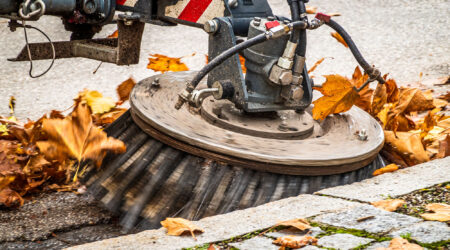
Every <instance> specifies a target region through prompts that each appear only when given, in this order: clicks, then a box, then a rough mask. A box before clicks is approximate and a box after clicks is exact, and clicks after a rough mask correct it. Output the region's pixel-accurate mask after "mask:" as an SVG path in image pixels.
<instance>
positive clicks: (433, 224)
mask: <svg viewBox="0 0 450 250" xmlns="http://www.w3.org/2000/svg"><path fill="white" fill-rule="evenodd" d="M402 235H409V236H410V237H411V239H413V240H416V241H418V242H420V243H427V244H428V243H435V242H440V241H448V240H450V228H449V227H448V226H447V224H445V223H443V222H437V221H424V222H420V223H417V224H414V225H411V226H409V227H405V228H401V229H399V230H397V231H394V232H392V233H390V234H389V236H391V237H401V236H402Z"/></svg>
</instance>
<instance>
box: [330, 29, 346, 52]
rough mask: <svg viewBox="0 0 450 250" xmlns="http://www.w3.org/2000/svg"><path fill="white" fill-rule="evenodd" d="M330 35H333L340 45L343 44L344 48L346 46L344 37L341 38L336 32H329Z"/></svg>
mask: <svg viewBox="0 0 450 250" xmlns="http://www.w3.org/2000/svg"><path fill="white" fill-rule="evenodd" d="M331 36H332V37H334V39H336V40H337V41H338V42H340V43H341V44H342V45H344V46H345V47H346V48H348V45H347V43H346V42H345V41H344V38H342V36H341V35H339V33H337V32H331Z"/></svg>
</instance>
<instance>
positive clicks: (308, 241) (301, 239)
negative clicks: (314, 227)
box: [272, 235, 317, 248]
mask: <svg viewBox="0 0 450 250" xmlns="http://www.w3.org/2000/svg"><path fill="white" fill-rule="evenodd" d="M272 243H273V244H276V245H279V246H282V247H289V248H301V247H304V246H306V245H316V244H317V239H316V238H314V237H312V236H309V235H305V236H295V235H287V236H283V237H279V238H278V239H276V240H274V241H273V242H272Z"/></svg>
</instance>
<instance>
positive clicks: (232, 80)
mask: <svg viewBox="0 0 450 250" xmlns="http://www.w3.org/2000/svg"><path fill="white" fill-rule="evenodd" d="M305 2H308V1H307V0H288V1H287V2H286V4H288V5H289V6H290V10H291V16H290V17H284V16H277V15H275V14H274V13H272V10H271V8H270V6H269V4H268V3H267V1H266V0H229V1H225V2H224V1H223V0H1V1H0V17H2V18H7V19H10V21H9V27H10V29H11V31H15V30H23V31H25V38H27V36H26V31H27V29H37V28H35V27H33V26H32V25H30V23H32V21H36V20H38V19H39V18H40V17H42V16H43V15H54V16H59V17H61V19H62V23H63V25H64V27H65V28H66V29H67V30H69V31H71V32H72V35H71V38H70V41H62V42H53V41H51V39H50V38H49V37H48V36H46V37H47V38H48V40H49V42H47V43H28V40H27V39H26V46H25V47H24V49H23V50H22V52H21V53H20V54H19V55H18V56H17V57H16V58H14V59H11V60H14V61H30V62H33V61H36V60H42V59H50V60H55V59H59V58H69V57H84V58H91V59H95V60H99V61H103V62H109V63H114V64H117V65H129V64H136V63H138V61H139V54H140V46H141V37H142V33H143V30H144V24H145V23H150V24H155V25H163V26H173V25H178V24H180V25H187V26H192V27H197V28H201V29H204V31H205V32H207V33H208V34H209V44H208V56H209V63H208V64H207V65H206V66H205V67H203V68H202V69H201V70H200V71H186V72H175V73H166V74H161V75H155V76H152V77H149V78H146V79H144V80H142V81H140V82H139V83H138V84H136V86H135V87H134V89H133V91H132V93H131V96H130V104H131V108H130V110H128V111H127V112H126V113H125V114H124V115H123V116H121V117H120V118H119V119H118V120H116V121H115V122H114V123H113V124H111V125H110V126H109V127H108V128H107V129H106V131H107V133H108V134H109V135H110V136H113V137H115V138H118V139H120V140H122V141H124V142H125V144H126V146H127V151H126V153H124V154H121V155H108V156H107V158H106V159H105V160H104V162H103V166H102V167H101V168H100V169H98V170H97V169H96V168H95V167H88V168H87V169H88V170H87V171H86V173H85V175H84V177H83V182H84V184H85V185H86V186H88V188H89V191H90V193H91V194H93V195H94V196H95V197H96V198H97V199H98V200H100V201H101V202H102V203H103V204H104V205H105V206H106V207H107V208H108V209H110V210H111V211H114V212H117V213H118V214H121V224H122V225H123V226H124V228H125V229H134V228H156V227H159V226H160V221H161V220H163V219H164V218H166V217H183V218H186V219H190V220H197V219H200V218H202V217H205V216H211V215H216V214H222V213H227V212H231V211H234V210H237V209H244V208H248V207H253V206H258V205H261V204H264V203H267V202H270V201H274V200H278V199H282V198H285V197H291V196H296V195H298V194H303V193H313V192H315V191H317V190H320V189H323V188H326V187H332V186H336V185H342V184H348V183H351V182H355V181H360V180H363V179H365V178H369V177H370V176H371V175H372V172H373V171H374V170H376V169H378V168H380V167H382V166H383V165H384V164H383V160H382V159H381V157H380V156H379V155H378V153H379V151H380V149H381V148H382V146H383V142H384V136H383V130H382V128H381V127H380V126H379V124H378V123H377V122H376V121H375V120H374V119H373V118H372V117H371V116H370V115H369V114H367V113H366V112H364V111H362V110H361V109H359V108H356V107H353V108H352V109H351V110H350V111H348V112H345V113H342V114H337V115H332V116H329V117H328V118H326V119H325V120H324V121H315V120H313V118H312V116H311V102H312V99H313V90H312V88H313V85H314V83H313V80H312V79H311V78H310V77H309V76H308V73H307V69H306V65H305V51H306V41H307V40H306V34H307V32H306V31H307V30H314V29H317V28H319V27H321V26H322V25H325V26H329V27H330V28H332V29H334V30H335V31H336V32H337V33H339V34H340V35H341V36H342V38H343V39H344V40H345V42H346V43H347V44H348V46H349V48H350V51H351V53H353V55H354V57H355V59H356V60H357V62H358V63H359V65H360V66H361V67H362V68H363V69H364V71H365V73H366V74H368V75H369V80H368V82H370V81H375V80H376V81H378V82H380V83H384V80H383V78H382V77H380V72H379V71H378V70H377V69H375V68H373V67H372V66H371V65H370V64H369V63H367V62H366V61H365V60H364V58H363V57H362V55H361V53H360V52H359V51H358V49H357V47H356V45H355V43H354V42H353V41H352V39H351V37H350V36H349V34H348V33H347V32H346V31H345V30H344V29H343V28H342V27H341V26H340V25H339V24H338V23H336V22H335V21H334V20H333V18H332V17H330V16H328V15H326V14H322V13H319V14H317V15H316V16H315V18H309V19H308V17H307V15H306V9H305ZM112 23H116V24H117V26H118V33H119V34H118V38H105V39H93V36H94V35H95V33H97V32H98V31H100V30H101V28H102V26H104V25H107V24H112ZM37 30H39V29H37ZM39 31H41V32H42V34H43V35H45V33H44V32H43V31H42V30H39ZM191 39H192V38H191ZM180 46H182V45H180ZM238 55H241V56H243V57H244V58H245V67H246V69H247V72H246V74H244V73H243V71H242V68H241V63H240V60H239V57H238ZM44 73H45V72H44ZM30 75H31V76H32V77H38V76H39V75H34V73H33V72H32V71H30ZM365 85H367V84H365ZM330 105H333V104H330Z"/></svg>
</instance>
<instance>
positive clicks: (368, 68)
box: [325, 19, 385, 83]
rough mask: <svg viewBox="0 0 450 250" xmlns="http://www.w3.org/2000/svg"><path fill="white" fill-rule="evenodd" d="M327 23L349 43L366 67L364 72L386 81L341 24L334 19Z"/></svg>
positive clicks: (361, 64) (359, 62) (361, 63)
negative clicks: (365, 57)
mask: <svg viewBox="0 0 450 250" xmlns="http://www.w3.org/2000/svg"><path fill="white" fill-rule="evenodd" d="M325 24H326V25H328V26H329V27H330V28H332V29H333V30H335V31H336V32H337V33H338V34H339V35H341V37H342V38H343V39H344V41H345V42H346V43H347V45H348V47H349V49H350V51H351V52H352V54H353V56H354V57H355V59H356V61H357V62H358V64H359V65H360V66H361V67H362V68H363V69H364V72H366V74H368V75H369V77H370V78H371V79H376V80H377V81H378V82H380V83H385V80H384V79H383V77H382V76H381V74H380V72H379V71H378V70H377V69H375V68H373V67H372V66H370V64H369V63H368V62H367V61H366V60H365V59H364V57H363V56H362V55H361V52H359V50H358V48H357V47H356V44H355V42H353V39H352V38H351V37H350V35H349V34H348V33H347V31H345V30H344V28H343V27H342V26H341V25H339V24H338V23H337V22H335V21H334V20H332V19H330V20H329V21H327V22H325Z"/></svg>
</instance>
